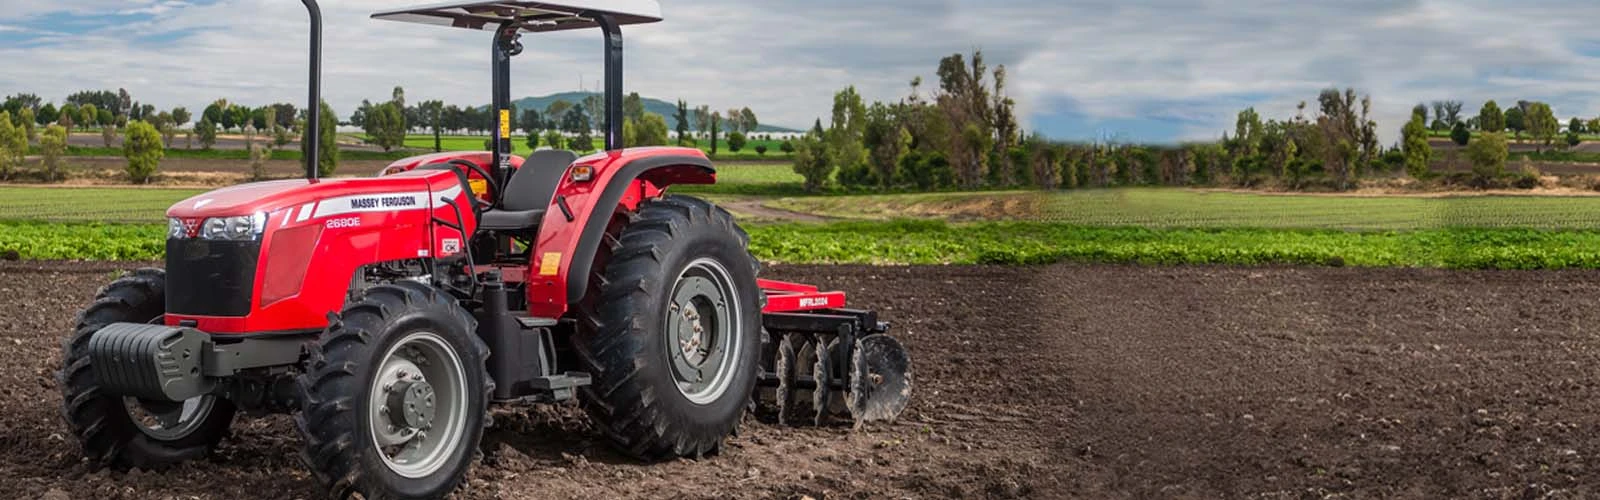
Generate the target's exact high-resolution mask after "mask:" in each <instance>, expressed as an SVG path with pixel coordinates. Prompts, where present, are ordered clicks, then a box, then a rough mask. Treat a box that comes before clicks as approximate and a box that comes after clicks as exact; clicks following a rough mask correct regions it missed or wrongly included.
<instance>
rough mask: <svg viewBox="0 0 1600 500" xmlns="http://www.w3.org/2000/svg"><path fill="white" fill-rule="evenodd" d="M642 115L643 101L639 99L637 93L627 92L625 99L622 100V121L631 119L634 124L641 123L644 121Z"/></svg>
mask: <svg viewBox="0 0 1600 500" xmlns="http://www.w3.org/2000/svg"><path fill="white" fill-rule="evenodd" d="M644 113H645V111H644V99H643V98H641V97H639V93H638V92H629V93H628V95H627V97H623V98H622V118H623V119H632V120H633V121H636V122H637V121H642V120H644Z"/></svg>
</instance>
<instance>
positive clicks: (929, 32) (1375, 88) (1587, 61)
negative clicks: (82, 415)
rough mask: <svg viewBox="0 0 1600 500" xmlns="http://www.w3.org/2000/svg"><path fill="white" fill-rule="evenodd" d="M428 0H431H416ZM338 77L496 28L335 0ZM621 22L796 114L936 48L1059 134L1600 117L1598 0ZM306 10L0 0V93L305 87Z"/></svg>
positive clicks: (557, 53) (1063, 5) (1208, 133)
mask: <svg viewBox="0 0 1600 500" xmlns="http://www.w3.org/2000/svg"><path fill="white" fill-rule="evenodd" d="M416 1H417V3H430V2H433V1H437V0H416ZM323 3H324V10H325V12H326V14H327V16H326V17H327V26H328V33H327V36H328V39H327V72H326V74H325V82H326V83H325V92H326V94H327V97H328V99H329V101H330V102H331V103H332V104H333V106H334V107H335V108H336V109H337V110H339V111H340V112H341V114H347V113H348V112H349V111H350V110H351V109H353V108H354V106H355V105H356V104H357V103H359V102H360V100H361V99H363V98H372V99H380V98H383V97H386V96H387V95H388V94H389V89H391V88H392V87H393V86H395V85H402V86H404V87H405V88H406V89H407V94H408V97H409V98H410V99H412V100H421V99H435V98H436V99H444V100H446V101H447V102H453V103H463V104H465V103H472V104H481V103H484V102H486V101H487V96H488V92H487V90H488V82H487V64H488V62H487V59H488V49H487V45H488V40H487V37H486V35H485V34H484V33H478V32H469V31H464V30H446V29H441V28H433V27H424V26H413V25H406V24H399V23H387V22H377V21H371V20H368V19H367V15H368V14H369V13H371V12H373V11H376V10H381V9H388V8H394V7H398V6H404V5H407V4H409V3H411V2H395V1H387V0H348V1H341V0H324V2H323ZM662 4H663V6H662V9H663V12H664V13H665V15H666V17H667V21H666V22H664V23H660V24H654V25H648V26H639V27H633V28H631V29H629V30H628V31H627V32H626V34H627V37H628V43H627V47H628V51H629V52H628V55H629V57H628V61H627V63H628V64H627V68H628V69H627V75H628V86H629V88H630V90H635V91H638V92H640V93H642V94H645V95H648V96H652V97H658V98H662V99H668V100H671V99H676V98H683V99H686V100H688V101H690V102H691V103H695V104H707V105H710V106H712V107H713V108H714V109H727V108H731V107H743V106H750V107H752V108H754V109H755V110H756V111H757V112H758V114H760V115H761V117H762V119H763V121H764V122H767V123H773V124H779V125H787V126H791V127H796V128H802V127H805V126H806V125H807V124H809V123H811V121H812V120H813V119H815V118H816V117H818V116H825V115H827V114H828V109H827V108H828V106H830V104H831V96H832V94H833V92H835V91H837V90H838V89H840V88H842V87H844V86H846V85H855V86H857V87H858V89H859V90H860V91H861V93H862V94H863V95H865V96H867V97H868V98H869V99H883V100H898V99H901V98H903V97H904V96H905V95H906V94H907V93H908V92H909V91H910V88H909V85H908V82H910V80H911V79H912V78H913V77H917V76H921V77H923V78H924V79H925V80H926V81H928V82H929V84H926V85H924V91H928V90H930V88H931V87H934V86H935V85H933V84H932V82H933V81H934V80H935V78H934V77H933V69H934V68H935V66H936V64H937V61H938V59H939V58H940V57H941V56H944V55H948V54H951V53H955V52H970V51H971V50H972V49H974V48H982V49H983V50H984V52H985V55H986V59H987V61H988V62H989V64H990V66H991V67H993V66H996V65H1000V64H1004V65H1006V66H1007V69H1008V74H1009V85H1008V86H1007V91H1008V93H1009V94H1010V95H1011V96H1012V97H1013V98H1015V99H1016V100H1017V101H1018V103H1019V108H1020V111H1021V114H1022V116H1023V118H1024V122H1025V126H1026V127H1027V128H1028V129H1029V130H1037V131H1039V132H1042V133H1044V134H1046V135H1048V136H1051V137H1055V138H1060V139H1074V140H1082V139H1109V140H1124V141H1154V142H1173V141H1180V140H1191V139H1209V138H1214V137H1216V136H1218V135H1220V134H1221V132H1222V131H1223V130H1225V129H1228V128H1230V127H1231V122H1232V120H1233V116H1234V114H1235V113H1236V112H1237V111H1238V110H1239V109H1240V108H1242V107H1245V106H1255V107H1256V108H1257V109H1258V110H1260V111H1261V112H1262V113H1263V114H1264V115H1265V116H1268V117H1277V118H1286V117H1289V116H1291V115H1292V114H1293V113H1294V108H1295V104H1296V103H1298V102H1299V101H1303V100H1312V99H1314V97H1315V96H1316V93H1317V91H1318V90H1319V89H1321V88H1325V87H1329V86H1340V87H1345V86H1350V87H1355V88H1356V89H1358V90H1359V91H1361V92H1364V93H1370V94H1371V95H1372V97H1373V102H1374V108H1375V114H1376V115H1377V118H1378V120H1379V126H1380V130H1382V131H1383V133H1384V137H1385V140H1386V141H1392V140H1393V139H1392V138H1393V137H1394V135H1396V134H1395V132H1396V131H1397V130H1398V129H1399V126H1400V123H1401V121H1402V119H1403V118H1404V117H1405V116H1407V114H1408V113H1409V109H1410V107H1411V105H1413V104H1415V103H1417V102H1421V101H1430V100H1436V99H1458V100H1462V101H1465V102H1466V109H1467V110H1468V111H1470V112H1475V111H1476V110H1477V108H1478V107H1479V106H1480V105H1481V104H1482V102H1483V101H1484V100H1485V99H1495V100H1498V101H1499V102H1500V103H1501V105H1502V107H1505V105H1507V104H1508V103H1512V102H1515V101H1516V100H1517V99H1530V100H1543V101H1546V102H1549V103H1551V105H1552V106H1553V107H1554V108H1555V110H1556V113H1557V114H1558V115H1559V116H1561V117H1562V118H1563V119H1565V118H1567V117H1571V116H1583V117H1586V118H1592V117H1595V116H1600V84H1597V82H1600V32H1596V31H1595V30H1593V28H1592V23H1593V20H1594V19H1600V3H1597V2H1592V1H1576V0H1562V1H1555V0H1538V1H1530V2H1509V1H1506V2H1490V1H1474V0H1466V1H1450V2H1445V1H1430V0H1398V1H1378V0H1345V1H1336V2H1302V1H1267V0H1260V1H1223V0H1183V1H1179V0H1149V1H1143V2H1127V1H1123V0H1065V1H1063V0H999V1H981V0H943V1H939V0H933V1H927V0H878V1H874V2H859V1H853V0H813V1H808V2H792V1H776V0H696V1H693V2H690V1H688V0H663V1H662ZM304 24H305V21H304V12H303V10H302V9H301V6H300V2H295V1H291V0H206V1H200V0H133V1H126V0H125V1H109V0H74V1H71V2H32V1H20V0H0V58H3V59H0V60H4V61H6V71H3V72H0V94H10V93H16V92H32V93H37V94H40V95H41V96H43V97H45V98H46V99H49V100H54V101H60V100H61V99H63V98H64V97H65V96H66V95H67V94H69V93H71V92H73V91H76V90H83V89H100V88H111V89H115V88H118V87H124V88H127V89H128V90H129V91H130V92H131V93H133V95H134V97H135V98H136V99H138V100H140V101H144V102H149V103H153V104H156V105H157V106H159V107H162V108H170V107H173V106H188V107H190V108H191V109H198V108H200V107H203V106H204V105H205V104H206V103H208V102H210V101H211V100H214V99H216V98H219V97H227V98H230V99H232V100H234V101H237V102H243V103H246V104H252V105H259V104H266V103H270V102H277V101H291V102H296V103H299V101H301V100H303V97H302V96H303V94H304V70H303V68H304V64H305V55H304V43H305V40H304V39H305V34H304V29H305V28H304ZM525 42H526V43H527V45H528V52H527V54H525V55H524V56H522V57H519V58H518V59H517V60H516V62H515V69H514V75H515V80H514V93H515V94H517V95H518V96H522V95H542V94H547V93H552V92H559V91H565V90H572V89H574V88H576V87H578V86H579V85H587V86H589V87H591V88H592V87H593V86H595V85H596V84H595V81H596V80H597V79H598V77H599V76H600V66H599V64H600V59H599V57H598V51H599V44H598V42H599V41H598V39H597V37H596V36H595V35H594V34H591V33H565V34H555V35H538V36H531V37H529V38H528V39H525Z"/></svg>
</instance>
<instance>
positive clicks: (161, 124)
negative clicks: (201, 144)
mask: <svg viewBox="0 0 1600 500" xmlns="http://www.w3.org/2000/svg"><path fill="white" fill-rule="evenodd" d="M172 123H173V122H172V114H171V113H168V112H166V111H162V112H160V113H157V114H156V117H155V119H154V120H151V121H150V124H151V125H154V126H155V127H156V130H158V131H160V132H161V143H162V144H163V145H165V146H166V147H169V148H170V147H172V140H173V138H174V137H176V136H177V135H178V128H177V127H175V126H173V125H172Z"/></svg>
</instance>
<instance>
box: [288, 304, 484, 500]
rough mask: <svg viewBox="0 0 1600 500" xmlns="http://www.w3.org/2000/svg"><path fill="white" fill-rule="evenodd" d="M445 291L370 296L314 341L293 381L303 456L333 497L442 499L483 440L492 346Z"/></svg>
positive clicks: (345, 313)
mask: <svg viewBox="0 0 1600 500" xmlns="http://www.w3.org/2000/svg"><path fill="white" fill-rule="evenodd" d="M476 328H477V321H476V320H474V319H473V318H472V316H471V315H470V314H467V312H466V310H464V309H462V308H461V306H460V304H458V303H457V302H456V300H455V299H454V298H452V297H451V296H449V295H448V294H446V293H444V292H441V291H439V290H437V289H435V288H433V287H430V286H428V285H424V284H421V283H416V282H399V283H395V284H391V285H379V286H375V287H372V288H369V289H367V290H366V291H365V292H364V294H363V295H362V297H361V298H360V299H359V300H356V301H354V302H352V303H350V304H349V305H347V306H345V309H344V311H343V312H342V313H341V314H340V315H339V318H338V319H336V320H335V321H333V322H332V323H331V324H329V325H328V329H327V331H326V332H324V333H323V335H322V338H321V339H319V340H318V342H317V343H316V344H315V345H314V346H312V348H311V357H310V361H309V362H308V365H307V367H306V371H305V374H303V375H301V376H300V377H299V380H298V386H299V389H300V400H301V410H300V413H299V414H298V415H296V416H295V424H296V426H297V427H298V428H299V429H300V435H301V437H303V438H304V439H305V451H304V452H303V453H301V459H302V461H303V462H305V464H306V466H307V467H308V468H309V469H311V471H312V472H313V473H314V474H315V475H316V477H317V480H318V481H319V482H320V483H321V484H322V485H323V486H324V487H325V488H327V489H328V491H329V493H331V494H332V495H333V496H335V497H339V498H344V497H348V496H350V494H352V493H360V494H361V495H362V497H364V498H384V499H389V498H441V497H443V496H445V495H447V494H449V493H450V492H451V491H452V490H454V489H455V488H456V486H457V485H458V484H459V483H460V482H461V479H462V477H464V476H465V475H466V472H467V468H468V467H469V466H471V464H472V460H473V457H474V456H475V455H476V452H477V449H478V440H479V438H481V437H482V435H483V426H484V419H485V417H486V413H485V412H486V409H487V406H488V398H489V392H490V391H492V390H493V389H494V384H493V382H491V381H490V380H489V376H488V374H487V373H486V372H485V371H484V359H485V358H487V357H488V355H489V349H488V348H487V347H486V346H484V344H483V341H481V340H479V339H478V336H477V335H476V334H475V333H474V332H475V330H476Z"/></svg>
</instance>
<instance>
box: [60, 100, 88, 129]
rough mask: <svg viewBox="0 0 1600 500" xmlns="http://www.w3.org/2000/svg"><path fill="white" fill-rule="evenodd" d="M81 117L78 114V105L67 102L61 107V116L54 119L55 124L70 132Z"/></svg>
mask: <svg viewBox="0 0 1600 500" xmlns="http://www.w3.org/2000/svg"><path fill="white" fill-rule="evenodd" d="M81 117H82V115H80V114H78V105H76V104H73V103H70V102H69V103H66V104H62V105H61V114H60V115H59V116H57V117H56V123H60V124H61V126H63V127H66V128H67V129H68V130H71V129H72V127H73V126H74V125H76V124H78V123H79V122H78V120H79V119H80V118H81Z"/></svg>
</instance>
